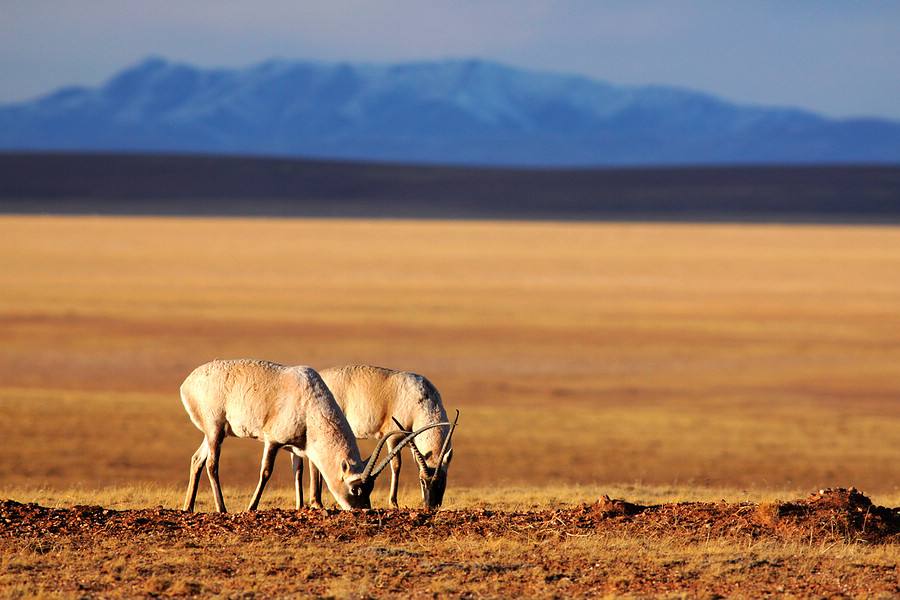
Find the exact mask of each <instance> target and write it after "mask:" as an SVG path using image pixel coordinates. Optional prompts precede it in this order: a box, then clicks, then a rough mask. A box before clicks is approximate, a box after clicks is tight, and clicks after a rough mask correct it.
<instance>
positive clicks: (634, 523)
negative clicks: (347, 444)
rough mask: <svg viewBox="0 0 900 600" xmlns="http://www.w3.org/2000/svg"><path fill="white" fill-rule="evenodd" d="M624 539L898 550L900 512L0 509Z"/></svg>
mask: <svg viewBox="0 0 900 600" xmlns="http://www.w3.org/2000/svg"><path fill="white" fill-rule="evenodd" d="M598 531H619V532H622V533H625V534H629V535H635V536H664V535H674V536H678V537H680V538H684V539H685V540H693V541H702V540H708V539H711V538H718V537H750V538H764V537H769V538H777V539H786V540H802V541H810V542H816V541H846V542H867V543H875V544H879V543H898V542H900V508H885V507H880V506H875V505H873V504H872V502H871V500H869V499H868V498H867V497H866V496H864V495H863V494H861V493H860V492H858V491H857V490H855V489H853V488H851V489H849V490H848V489H828V490H821V491H819V492H818V493H815V494H812V495H811V496H809V497H808V498H806V499H802V500H793V501H790V502H776V503H763V504H753V503H739V504H729V503H726V502H720V503H701V502H685V503H677V504H662V505H657V506H642V505H639V504H632V503H630V502H625V501H623V500H614V499H611V498H609V497H608V496H604V497H602V498H601V499H600V500H599V501H598V502H596V503H594V504H584V505H582V506H580V507H575V508H566V509H556V510H538V511H522V512H516V511H493V510H442V511H439V512H435V513H431V512H426V511H421V510H368V511H355V512H344V511H337V510H300V511H295V510H281V509H274V510H263V511H258V512H244V513H235V514H224V515H221V514H215V513H186V512H182V511H179V510H168V509H163V508H156V509H143V510H123V511H117V510H111V509H106V508H103V507H100V506H75V507H73V508H68V509H51V508H46V507H43V506H39V505H37V504H20V503H18V502H15V501H13V500H5V501H2V502H0V537H7V538H8V537H44V536H96V535H109V536H127V535H149V536H164V537H184V536H187V537H206V536H214V535H218V534H221V533H223V532H233V533H238V534H247V535H261V534H270V535H272V534H274V535H283V536H296V535H303V536H304V537H306V538H307V539H322V538H328V539H331V540H335V541H351V540H356V539H370V538H372V537H373V536H380V537H382V538H387V539H390V540H394V541H400V540H404V539H409V537H410V535H411V534H415V536H417V537H428V536H439V537H446V536H449V535H475V536H484V537H500V536H509V535H515V536H520V537H527V538H546V537H552V536H559V537H565V536H570V535H587V534H591V533H594V532H598Z"/></svg>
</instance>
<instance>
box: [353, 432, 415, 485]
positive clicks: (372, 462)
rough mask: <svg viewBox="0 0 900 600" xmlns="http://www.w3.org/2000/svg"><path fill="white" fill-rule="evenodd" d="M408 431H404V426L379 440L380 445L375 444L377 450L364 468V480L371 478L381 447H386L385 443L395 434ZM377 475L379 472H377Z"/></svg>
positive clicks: (402, 433)
mask: <svg viewBox="0 0 900 600" xmlns="http://www.w3.org/2000/svg"><path fill="white" fill-rule="evenodd" d="M407 433H408V432H406V431H403V428H402V427H401V428H400V431H392V432H390V433H388V434H386V435H385V436H384V437H383V438H381V440H380V441H379V442H378V445H377V446H375V451H374V452H372V456H370V457H369V462H367V463H366V468H365V469H363V472H362V478H363V481H365V480H367V479H368V478H369V474H370V473H371V472H372V467H373V466H375V461H376V460H378V455H379V454H381V449H382V448H384V445H385V444H386V443H387V441H388V439H390V438H392V437H394V436H395V435H406V434H407ZM375 475H376V477H377V476H378V474H377V473H376V474H375Z"/></svg>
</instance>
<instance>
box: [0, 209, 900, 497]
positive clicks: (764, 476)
mask: <svg viewBox="0 0 900 600" xmlns="http://www.w3.org/2000/svg"><path fill="white" fill-rule="evenodd" d="M0 264H2V265H3V269H0V290H2V292H0V420H2V421H3V422H4V423H8V424H11V426H8V427H5V428H4V432H3V436H2V438H0V446H2V450H3V451H2V453H0V485H5V486H7V487H9V486H31V487H34V486H39V487H45V488H48V489H65V488H69V487H71V486H72V485H77V484H81V485H85V486H88V488H98V487H105V486H110V485H118V486H122V485H131V484H136V483H140V482H145V483H152V484H153V485H162V486H165V487H172V488H175V487H177V486H179V485H181V484H182V483H183V482H182V479H183V478H184V476H185V474H186V473H185V471H186V468H187V462H188V459H189V456H190V454H191V452H192V451H193V449H194V447H195V446H196V444H197V441H198V439H199V432H197V431H196V430H194V428H193V427H192V426H191V425H190V423H189V421H188V420H187V418H186V416H185V415H184V414H183V411H182V408H181V406H180V402H179V400H178V395H177V389H178V385H179V384H180V382H181V380H182V379H183V377H184V376H185V375H186V374H187V373H188V372H189V371H190V370H191V369H192V368H193V367H195V366H196V365H198V364H200V363H202V362H204V361H206V360H208V359H211V358H214V357H240V356H255V357H264V358H269V359H273V360H277V361H280V362H284V363H305V364H311V365H313V366H318V367H324V366H329V365H334V364H342V363H350V362H368V363H375V364H383V365H387V366H392V367H398V368H404V369H410V370H414V371H418V372H421V373H425V374H427V375H428V376H429V377H430V378H431V379H432V380H433V381H434V382H435V384H436V385H438V387H439V388H440V389H441V390H442V392H443V394H444V398H445V402H446V403H447V404H448V405H449V406H451V407H460V408H461V409H462V413H463V417H462V424H461V427H460V429H459V433H458V440H457V441H458V448H459V452H458V453H457V456H456V459H455V461H454V468H453V470H452V472H451V480H452V484H455V485H457V486H464V487H486V486H489V485H493V484H495V483H500V484H502V485H504V486H516V485H520V486H521V485H524V486H551V485H557V484H567V485H577V484H581V485H595V484H599V485H604V486H608V485H610V484H616V483H624V484H635V483H637V484H649V485H676V486H712V487H722V486H724V487H730V488H739V489H747V490H766V489H772V488H774V489H791V490H808V489H812V488H814V487H824V486H831V485H844V486H846V485H856V486H857V487H860V488H862V489H864V490H865V491H867V492H869V493H872V494H874V495H875V496H876V497H877V496H878V494H882V495H884V494H890V495H894V496H896V494H897V492H898V484H897V482H898V481H900V477H898V476H900V460H898V459H900V402H897V398H898V397H900V312H898V310H897V307H898V306H900V277H898V276H897V274H898V273H900V229H897V228H890V227H830V226H829V227H825V226H757V225H752V226H751V225H655V224H654V225H650V224H552V223H484V222H480V223H471V222H417V221H340V220H283V221H279V220H265V219H150V218H56V217H4V218H2V219H0ZM260 448H261V447H260V446H259V445H258V444H256V443H254V442H243V441H235V440H230V441H229V442H228V443H227V444H226V445H225V450H224V453H225V454H224V464H223V467H222V475H223V479H224V480H225V483H226V484H231V485H236V486H238V487H239V488H241V489H243V488H242V486H248V485H250V483H252V481H253V479H254V478H255V476H256V472H257V469H258V467H257V460H258V455H259V452H260ZM286 465H287V461H286V460H284V459H282V461H280V462H279V467H278V468H277V469H276V476H277V477H278V478H277V479H276V481H275V482H273V488H272V490H273V492H274V490H275V488H284V487H286V485H287V471H288V469H287V466H286ZM406 482H407V483H409V482H410V480H409V476H407V477H406Z"/></svg>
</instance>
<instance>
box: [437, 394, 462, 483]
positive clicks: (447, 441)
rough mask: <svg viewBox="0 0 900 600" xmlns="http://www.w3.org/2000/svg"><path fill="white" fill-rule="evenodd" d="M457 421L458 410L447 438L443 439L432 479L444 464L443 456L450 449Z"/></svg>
mask: <svg viewBox="0 0 900 600" xmlns="http://www.w3.org/2000/svg"><path fill="white" fill-rule="evenodd" d="M458 421H459V409H458V408H457V409H456V418H455V419H453V425H451V426H450V432H449V433H447V437H445V438H444V445H443V446H441V454H440V455H439V456H438V461H437V468H436V469H435V470H434V475H432V478H434V477H437V474H438V471H440V470H441V465H442V464H443V462H444V456H445V455H446V454H447V451H448V450H449V449H450V438H452V437H453V430H454V429H456V423H457V422H458Z"/></svg>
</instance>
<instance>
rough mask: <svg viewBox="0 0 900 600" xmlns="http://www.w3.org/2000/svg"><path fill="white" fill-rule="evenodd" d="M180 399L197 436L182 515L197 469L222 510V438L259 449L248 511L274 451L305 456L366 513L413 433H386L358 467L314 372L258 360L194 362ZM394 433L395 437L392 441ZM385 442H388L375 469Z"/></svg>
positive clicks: (349, 504)
mask: <svg viewBox="0 0 900 600" xmlns="http://www.w3.org/2000/svg"><path fill="white" fill-rule="evenodd" d="M181 401H182V403H183V404H184V408H185V410H186V411H187V413H188V415H189V416H190V418H191V421H192V422H193V423H194V425H195V426H196V427H197V429H199V430H200V431H202V432H203V435H204V439H203V443H201V444H200V447H199V448H198V449H197V451H196V452H195V453H194V456H193V457H192V458H191V469H190V478H189V479H188V488H187V494H186V495H185V499H184V510H187V511H190V510H193V508H194V501H195V500H196V498H197V484H198V483H199V480H200V471H201V470H202V469H203V466H204V464H205V465H206V472H207V475H208V476H209V482H210V485H211V486H212V490H213V495H214V497H215V502H216V510H218V511H219V512H225V501H224V500H223V498H222V487H221V485H220V484H219V452H220V450H221V447H222V441H223V440H224V439H225V437H226V436H228V435H232V436H235V437H249V438H254V439H258V440H260V441H261V442H263V444H265V448H264V449H263V456H262V464H261V466H260V472H259V483H258V484H257V486H256V491H255V492H254V493H253V498H252V500H251V501H250V506H249V507H248V510H255V509H256V507H257V506H258V505H259V499H260V496H262V492H263V488H265V486H266V482H267V481H268V480H269V476H270V475H271V474H272V468H273V465H274V463H275V455H276V453H277V452H278V450H280V449H282V448H284V449H285V450H288V451H289V452H291V453H292V456H297V457H300V456H304V455H305V456H307V457H308V458H309V461H310V465H315V467H316V469H317V470H318V472H320V473H321V474H322V477H324V479H325V483H326V485H327V486H328V489H329V490H330V491H331V494H332V495H333V496H334V498H335V500H337V502H338V504H339V505H340V506H341V508H343V509H351V508H369V507H370V505H371V503H370V500H369V496H370V495H371V493H372V488H373V486H374V484H375V478H376V477H378V475H379V473H381V471H383V470H384V468H385V467H386V466H387V464H388V462H389V461H390V460H391V458H393V454H392V452H393V453H396V452H399V449H401V448H402V446H404V445H405V444H406V443H409V442H410V441H411V440H412V439H413V437H415V435H417V434H418V433H421V432H416V433H410V432H401V431H392V432H390V433H389V434H388V435H387V436H386V437H385V438H384V439H383V440H381V443H380V444H379V445H378V447H377V448H376V449H375V452H373V453H372V456H371V457H370V458H369V460H368V462H366V463H365V464H363V462H362V460H361V459H360V455H359V447H358V446H357V444H356V439H355V438H354V437H353V431H352V430H351V429H350V425H349V424H348V423H347V419H346V418H345V417H344V413H342V412H341V409H340V408H339V407H338V405H337V403H336V402H335V400H334V397H333V396H332V395H331V392H330V391H329V390H328V387H327V386H326V385H325V382H323V381H322V378H321V377H320V376H319V374H318V373H316V372H315V371H314V370H313V369H311V368H310V367H286V366H284V365H279V364H276V363H272V362H268V361H263V360H214V361H212V362H209V363H206V364H205V365H201V366H199V367H197V368H196V369H195V370H194V372H192V373H191V374H190V375H188V377H187V379H185V380H184V383H183V384H181ZM443 425H449V423H443ZM435 426H437V425H435ZM396 436H403V439H402V440H401V441H399V442H396V440H395V437H396ZM388 440H390V441H391V442H393V443H395V444H396V445H395V446H394V448H393V449H392V450H391V451H390V452H389V453H388V455H387V457H386V458H385V459H384V461H382V463H381V464H380V465H378V466H375V461H376V460H377V459H378V455H379V453H380V452H381V449H382V447H383V446H384V443H386V442H388Z"/></svg>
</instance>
